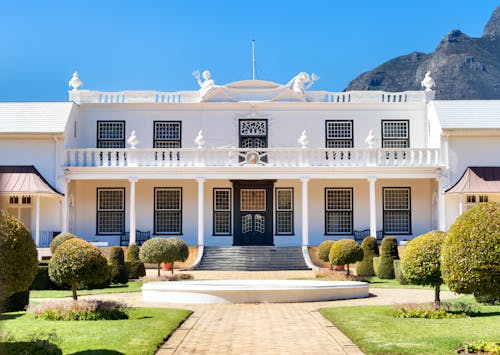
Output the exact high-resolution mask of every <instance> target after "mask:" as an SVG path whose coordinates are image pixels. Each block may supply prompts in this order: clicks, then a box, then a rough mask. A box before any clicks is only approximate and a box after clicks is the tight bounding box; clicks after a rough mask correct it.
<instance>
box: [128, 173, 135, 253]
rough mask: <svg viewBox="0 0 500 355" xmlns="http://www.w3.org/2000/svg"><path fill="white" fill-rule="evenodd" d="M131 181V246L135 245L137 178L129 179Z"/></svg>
mask: <svg viewBox="0 0 500 355" xmlns="http://www.w3.org/2000/svg"><path fill="white" fill-rule="evenodd" d="M128 181H130V223H129V236H130V240H129V245H130V244H135V230H136V227H135V219H136V217H135V183H136V182H137V178H134V177H131V178H129V179H128Z"/></svg>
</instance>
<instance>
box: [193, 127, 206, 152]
mask: <svg viewBox="0 0 500 355" xmlns="http://www.w3.org/2000/svg"><path fill="white" fill-rule="evenodd" d="M194 143H195V144H196V145H197V146H198V149H202V148H203V146H204V145H205V138H203V131H202V130H200V131H199V132H198V135H197V136H196V138H195V139H194Z"/></svg>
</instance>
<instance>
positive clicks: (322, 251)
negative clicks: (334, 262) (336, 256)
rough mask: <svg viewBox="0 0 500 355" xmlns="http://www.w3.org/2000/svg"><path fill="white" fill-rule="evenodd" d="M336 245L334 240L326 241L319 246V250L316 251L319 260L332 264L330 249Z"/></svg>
mask: <svg viewBox="0 0 500 355" xmlns="http://www.w3.org/2000/svg"><path fill="white" fill-rule="evenodd" d="M334 243H335V242H334V241H333V240H325V241H324V242H322V243H321V244H320V245H318V249H316V254H317V255H318V259H319V260H322V261H325V262H327V263H329V262H330V249H331V247H332V245H333V244H334ZM330 268H331V264H330Z"/></svg>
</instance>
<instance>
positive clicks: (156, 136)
mask: <svg viewBox="0 0 500 355" xmlns="http://www.w3.org/2000/svg"><path fill="white" fill-rule="evenodd" d="M181 136H182V123H181V122H180V121H155V122H154V132H153V148H180V147H181Z"/></svg>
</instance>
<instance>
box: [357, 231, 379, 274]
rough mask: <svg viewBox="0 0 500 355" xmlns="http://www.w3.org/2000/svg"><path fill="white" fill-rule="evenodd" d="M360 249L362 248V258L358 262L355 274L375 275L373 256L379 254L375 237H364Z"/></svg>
mask: <svg viewBox="0 0 500 355" xmlns="http://www.w3.org/2000/svg"><path fill="white" fill-rule="evenodd" d="M361 249H363V260H361V262H359V263H358V265H357V267H356V274H357V275H358V276H375V271H374V270H373V258H374V257H376V256H379V251H378V244H377V239H376V238H374V237H370V236H368V237H366V238H365V239H363V241H362V242H361Z"/></svg>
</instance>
